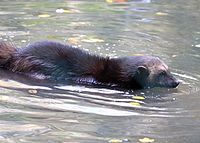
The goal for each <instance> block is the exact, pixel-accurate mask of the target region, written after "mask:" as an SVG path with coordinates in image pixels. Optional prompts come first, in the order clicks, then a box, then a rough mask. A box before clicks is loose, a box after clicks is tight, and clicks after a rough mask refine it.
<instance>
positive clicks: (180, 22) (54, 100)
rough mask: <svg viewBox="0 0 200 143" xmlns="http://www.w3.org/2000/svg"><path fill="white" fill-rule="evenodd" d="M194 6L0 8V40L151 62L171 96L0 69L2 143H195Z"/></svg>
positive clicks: (181, 0)
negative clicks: (164, 69) (162, 70)
mask: <svg viewBox="0 0 200 143" xmlns="http://www.w3.org/2000/svg"><path fill="white" fill-rule="evenodd" d="M199 7H200V3H199V1H198V0H190V1H186V0H174V1H169V0H168V1H164V0H153V1H151V0H143V1H142V0H135V1H134V0H130V1H128V2H123V3H120V2H119V3H118V2H113V3H109V2H106V1H88V0H81V1H77V0H69V1H64V0H57V1H55V0H47V1H45V2H44V1H35V0H31V1H23V0H15V1H5V0H1V1H0V40H1V41H8V42H12V43H14V44H15V45H17V46H18V47H22V46H24V45H26V44H29V43H33V42H35V41H39V40H56V41H61V42H63V43H70V44H72V45H76V46H78V47H80V48H82V49H85V50H87V51H89V52H91V53H95V54H100V55H104V56H107V55H109V56H112V57H118V56H130V55H141V54H142V55H156V56H159V57H161V58H162V59H163V60H164V61H165V62H166V63H167V64H168V65H169V67H171V70H172V71H173V73H174V75H175V76H177V77H178V78H179V79H180V80H181V81H182V84H181V85H180V86H179V87H178V88H177V89H170V90H169V89H160V88H154V89H151V90H140V91H134V92H126V91H117V90H111V89H104V88H89V87H84V86H78V85H77V86H69V85H64V86H63V85H51V84H47V83H38V82H37V81H32V80H30V79H26V78H25V77H23V76H20V75H16V74H12V73H9V72H7V71H3V70H0V142H1V143H33V142H34V143H43V142H47V143H106V142H114V141H116V140H114V139H118V142H128V143H129V142H130V143H140V142H142V141H141V140H140V139H143V138H145V137H146V138H148V139H149V141H152V142H155V143H199V142H200V136H199V134H200V104H199V102H200V88H199V87H200V82H199V81H200V25H199V23H200V15H199V13H200V9H199Z"/></svg>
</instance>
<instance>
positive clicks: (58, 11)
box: [56, 8, 72, 13]
mask: <svg viewBox="0 0 200 143" xmlns="http://www.w3.org/2000/svg"><path fill="white" fill-rule="evenodd" d="M56 13H72V11H70V10H65V9H62V8H59V9H56Z"/></svg>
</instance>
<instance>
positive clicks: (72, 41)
mask: <svg viewBox="0 0 200 143" xmlns="http://www.w3.org/2000/svg"><path fill="white" fill-rule="evenodd" d="M68 42H69V43H70V44H75V45H78V44H79V43H80V38H79V37H71V38H68Z"/></svg>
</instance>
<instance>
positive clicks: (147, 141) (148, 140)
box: [139, 137, 155, 143]
mask: <svg viewBox="0 0 200 143" xmlns="http://www.w3.org/2000/svg"><path fill="white" fill-rule="evenodd" d="M139 141H140V142H141V143H152V142H154V141H155V140H154V139H151V138H147V137H145V138H143V139H139Z"/></svg>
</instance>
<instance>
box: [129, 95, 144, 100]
mask: <svg viewBox="0 0 200 143" xmlns="http://www.w3.org/2000/svg"><path fill="white" fill-rule="evenodd" d="M132 98H133V99H136V100H144V99H145V98H144V97H143V96H133V97H132Z"/></svg>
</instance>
